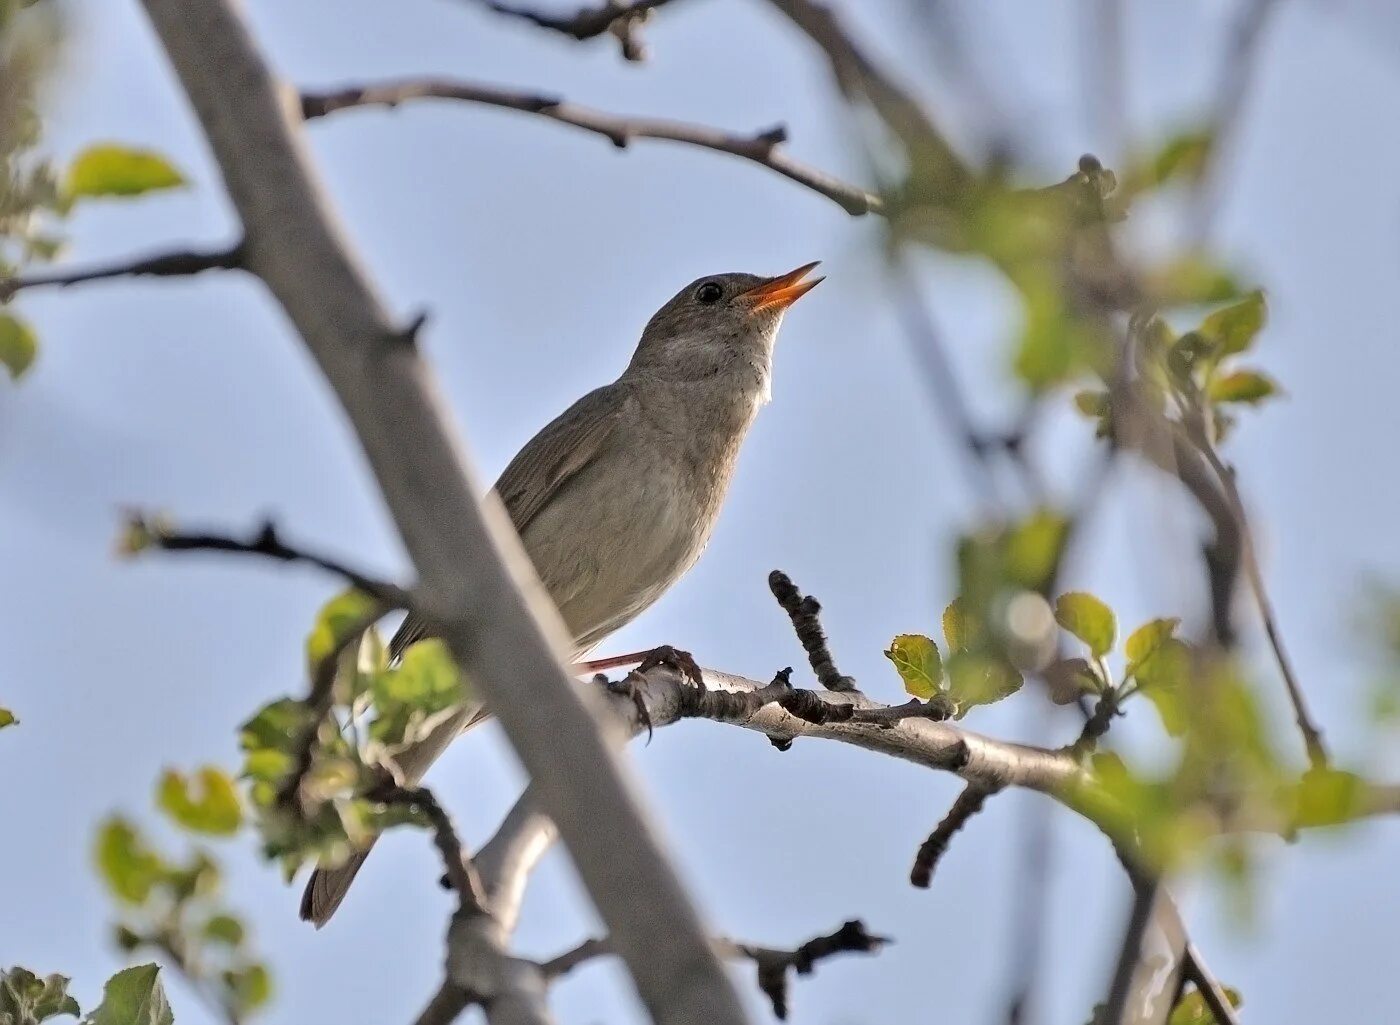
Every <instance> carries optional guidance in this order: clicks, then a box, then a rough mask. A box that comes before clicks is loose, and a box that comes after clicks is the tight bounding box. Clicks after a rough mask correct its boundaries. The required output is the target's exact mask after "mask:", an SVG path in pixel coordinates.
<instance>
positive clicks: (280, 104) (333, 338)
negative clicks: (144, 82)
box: [143, 0, 745, 1025]
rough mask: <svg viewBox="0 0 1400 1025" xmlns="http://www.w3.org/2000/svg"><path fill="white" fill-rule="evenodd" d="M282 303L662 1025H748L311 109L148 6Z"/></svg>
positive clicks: (431, 614)
mask: <svg viewBox="0 0 1400 1025" xmlns="http://www.w3.org/2000/svg"><path fill="white" fill-rule="evenodd" d="M143 3H144V6H145V9H146V12H147V13H148V15H149V16H150V19H151V21H152V23H153V25H154V27H155V30H156V33H157V35H158V36H159V38H160V40H161V42H162V43H163V45H164V47H165V50H166V52H167V54H168V55H169V57H170V60H171V63H172V64H173V66H174V69H175V71H176V73H177V75H178V76H179V79H180V81H181V83H182V85H183V86H184V89H185V92H186V93H187V95H188V96H189V99H190V101H191V103H192V105H193V107H194V111H195V113H196V115H197V116H198V118H199V121H200V123H201V124H202V126H203V129H204V132H205V135H206V136H207V138H208V141H209V144H210V146H211V148H212V150H213V154H214V157H215V159H216V161H217V163H218V165H219V168H220V170H221V172H222V175H223V178H224V181H225V184H226V185H227V187H228V191H229V195H230V198H231V199H232V201H233V205H234V207H235V209H236V210H237V212H238V214H239V216H240V218H241V220H242V224H243V229H244V233H245V238H246V246H245V257H246V259H245V264H246V266H247V267H248V269H249V270H251V271H252V272H253V273H255V274H257V275H258V277H260V278H261V279H262V280H263V281H264V282H265V283H266V284H267V286H268V288H269V289H270V290H271V291H272V293H273V294H274V295H275V296H276V298H277V300H278V301H279V302H280V303H281V305H282V306H283V308H284V309H285V311H286V312H287V315H288V317H289V318H290V319H291V321H292V323H293V325H294V326H295V328H296V330H297V331H298V333H299V334H300V335H301V337H302V339H303V340H304V341H305V343H306V345H307V346H308V348H309V349H310V350H311V352H312V354H313V355H314V356H315V358H316V360H317V361H318V363H319V365H320V367H321V369H322V371H323V372H324V373H325V375H326V378H327V380H328V382H329V383H330V385H331V386H332V388H333V389H334V391H335V393H336V395H337V397H338V398H339V399H340V402H341V404H342V406H343V407H344V409H345V411H346V413H347V414H348V416H349V419H350V422H351V425H352V426H353V428H354V430H355V433H356V436H357V438H358V439H359V441H360V443H361V444H362V445H363V447H364V451H365V455H366V457H367V459H368V461H369V464H370V467H371V469H372V470H373V472H374V474H375V477H376V479H377V481H378V483H379V487H380V489H381V490H382V492H383V495H384V498H385V500H386V502H387V504H388V506H389V511H390V513H391V514H392V516H393V519H394V522H395V524H396V526H397V527H398V529H399V531H400V534H401V535H402V538H403V541H404V545H405V548H406V549H407V551H408V554H409V556H410V558H411V559H412V561H413V564H414V567H415V568H416V570H417V572H418V575H419V580H420V581H421V584H420V587H419V590H418V592H417V593H416V594H415V606H416V608H417V611H419V612H420V613H421V614H422V615H423V616H424V617H425V619H427V620H428V621H429V622H430V623H431V624H432V626H433V627H434V628H435V631H436V632H437V633H438V635H439V636H441V637H443V639H444V640H445V641H446V642H447V645H448V647H449V649H450V650H451V651H452V654H453V656H454V657H455V658H456V660H457V661H458V663H459V665H460V666H461V668H462V669H463V671H464V672H465V673H466V674H467V676H468V677H469V678H470V679H471V680H472V682H473V685H474V686H475V687H476V688H478V689H479V691H480V692H481V694H482V697H483V698H484V699H485V701H486V703H487V704H488V705H489V706H490V707H491V709H492V711H493V712H494V713H495V714H496V716H497V717H498V718H499V720H500V722H501V724H502V726H503V728H504V729H505V732H506V735H507V736H508V738H509V739H510V742H511V744H512V745H513V746H514V748H515V751H516V753H517V754H518V755H519V757H520V759H521V761H522V763H523V764H524V766H525V768H526V770H527V771H528V772H529V774H530V776H531V778H532V779H533V780H534V781H535V784H536V787H537V793H538V795H539V798H540V802H541V805H542V807H543V808H544V809H545V810H546V811H547V812H548V813H549V816H550V818H552V819H553V820H554V821H555V822H556V823H557V824H558V826H559V830H560V834H561V835H562V836H563V838H564V840H565V842H566V843H567V844H568V846H569V850H570V853H571V854H572V855H573V860H574V863H575V865H576V866H577V868H578V870H579V873H580V875H581V876H582V878H583V881H584V883H585V885H586V886H587V889H588V892H589V894H590V896H591V898H592V900H593V902H594V904H595V905H596V906H597V908H598V910H599V912H600V914H601V916H602V918H603V920H604V921H605V922H606V923H607V926H608V929H609V931H610V932H611V933H612V935H613V936H614V937H615V938H616V940H617V943H618V946H619V950H620V951H621V953H622V956H623V959H624V961H625V962H626V963H627V966H628V968H629V970H630V971H631V973H632V977H633V979H634V981H635V982H636V984H637V988H638V990H639V993H640V996H641V999H642V1001H643V1003H644V1004H645V1005H646V1007H647V1010H648V1012H649V1013H650V1014H651V1016H652V1017H653V1019H655V1020H656V1021H658V1022H664V1023H673V1025H680V1023H690V1022H696V1021H707V1022H715V1023H717V1025H719V1023H724V1025H737V1023H739V1022H743V1021H744V1020H745V1016H744V1014H743V1011H742V1009H741V1007H740V1004H739V1001H738V997H737V994H736V993H735V991H734V988H733V986H732V985H731V983H730V981H729V979H728V978H727V976H726V974H725V972H724V969H723V967H722V966H721V964H720V963H719V961H718V959H717V958H716V957H715V956H714V952H713V951H712V950H711V949H710V946H709V943H708V941H707V938H706V935H705V930H704V929H703V927H702V926H701V923H700V920H699V916H698V915H697V913H696V911H695V909H694V907H693V905H692V904H691V902H690V900H689V898H688V897H687V895H686V893H685V891H684V889H683V888H682V886H681V883H680V880H679V879H678V877H677V876H676V873H675V870H674V869H673V868H672V866H671V864H670V862H669V861H668V860H667V858H666V856H665V855H664V853H663V851H662V849H661V845H660V842H659V841H658V839H657V838H656V836H655V833H654V832H653V828H652V826H651V823H650V821H649V819H648V818H647V817H646V815H645V814H644V813H643V811H642V809H641V807H640V804H639V802H638V799H637V797H636V794H635V792H634V790H633V788H632V785H631V783H630V780H629V779H628V778H627V777H625V776H624V775H623V772H622V768H621V765H620V763H619V761H618V758H617V755H616V753H615V751H614V750H613V748H612V746H611V745H610V744H609V743H608V742H607V741H606V740H605V739H604V737H603V736H602V734H601V732H600V731H599V729H598V726H597V722H596V721H595V719H594V715H593V712H592V708H591V706H590V704H589V703H588V702H589V701H590V700H592V699H590V698H588V697H586V696H585V692H583V691H580V690H579V689H578V688H575V687H573V686H572V684H571V683H570V681H569V679H568V678H567V676H566V675H565V674H564V671H563V668H562V666H561V662H560V658H559V653H560V652H562V651H563V650H564V647H565V646H564V643H563V638H564V630H563V627H562V624H561V623H560V622H559V617H558V613H557V612H556V611H555V610H554V609H553V608H552V607H551V606H550V603H549V601H548V599H547V598H546V597H545V596H544V594H543V591H542V588H541V586H540V583H539V580H538V578H537V577H536V576H535V574H534V572H533V570H532V569H531V567H530V564H529V560H528V559H527V558H526V556H525V553H524V551H523V549H522V548H521V545H520V541H519V538H517V537H516V536H515V534H514V532H513V531H512V529H511V527H510V524H509V522H508V520H507V518H506V516H505V514H504V511H503V510H502V509H501V508H500V505H499V503H498V502H493V501H487V502H485V503H481V502H479V501H478V499H477V496H478V495H480V494H482V493H484V492H485V490H486V489H485V488H483V487H482V486H481V484H480V482H479V481H477V480H476V478H475V476H474V474H473V473H472V472H471V471H470V469H469V467H468V465H467V462H466V459H465V457H464V454H463V452H462V445H461V442H460V440H459V439H458V438H457V436H456V433H455V431H454V430H453V429H452V427H451V426H450V423H449V420H448V418H447V416H446V413H445V412H444V410H443V408H442V406H441V402H440V400H439V396H438V393H437V389H436V387H435V385H434V383H433V379H432V374H431V372H430V370H429V368H428V367H427V365H426V364H425V363H424V361H423V359H422V358H421V356H420V355H419V353H418V351H417V350H416V348H415V347H414V345H413V344H412V338H411V335H406V334H405V332H404V331H403V330H401V329H400V328H399V326H397V325H396V324H395V323H394V322H393V321H392V320H391V319H390V317H389V315H388V313H387V312H386V311H385V309H384V306H383V304H382V302H381V300H380V298H379V296H378V294H377V292H376V290H375V289H374V288H373V286H372V285H371V284H370V282H369V279H368V277H367V275H366V274H365V271H364V269H363V267H362V266H361V264H360V261H359V260H358V258H357V257H356V256H355V255H354V253H353V249H352V247H351V245H350V244H349V241H348V240H347V238H346V237H345V235H344V232H343V230H342V228H341V226H340V224H339V221H338V218H337V217H336V215H335V214H334V213H333V211H332V210H331V208H330V205H329V203H328V202H327V200H326V198H325V196H324V195H323V193H322V191H321V189H320V186H319V181H318V176H317V174H316V172H315V170H314V168H313V165H312V162H311V158H310V154H309V152H308V150H307V147H306V143H305V140H304V138H303V136H302V133H301V130H300V129H301V119H300V113H301V111H300V104H299V103H298V102H297V97H296V95H295V93H294V92H292V91H291V90H289V89H287V88H286V87H285V86H283V85H282V84H280V83H279V82H277V80H276V79H275V78H274V76H273V75H272V73H271V71H270V70H269V68H268V67H267V64H266V62H265V61H264V59H263V57H262V54H261V53H260V52H259V51H258V49H257V47H256V45H255V44H254V42H253V40H252V38H251V37H250V35H249V32H248V27H247V25H246V23H245V22H244V20H243V18H242V16H241V11H240V9H239V7H238V5H237V4H236V2H235V0H143Z"/></svg>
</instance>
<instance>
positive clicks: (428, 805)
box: [368, 782, 489, 915]
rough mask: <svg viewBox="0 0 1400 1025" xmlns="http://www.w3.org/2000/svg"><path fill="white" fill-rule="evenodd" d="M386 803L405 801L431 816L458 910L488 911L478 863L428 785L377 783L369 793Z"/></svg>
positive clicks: (470, 913)
mask: <svg viewBox="0 0 1400 1025" xmlns="http://www.w3.org/2000/svg"><path fill="white" fill-rule="evenodd" d="M368 796H369V797H371V798H373V799H374V800H378V801H383V802H384V803H385V804H402V805H407V806H409V807H411V808H416V809H417V810H418V811H419V812H420V813H421V814H422V815H423V817H424V818H426V819H427V820H428V823H429V825H431V826H432V830H433V845H434V846H435V847H437V849H438V854H440V855H441V856H442V865H443V870H444V873H445V875H446V878H447V883H448V885H449V886H450V887H451V888H452V890H453V891H454V892H455V893H456V894H457V902H458V911H459V913H461V914H464V915H485V914H489V912H488V911H487V902H486V889H485V887H484V886H483V885H482V882H481V877H480V876H479V875H478V874H477V871H476V866H475V865H473V864H472V861H471V859H470V858H469V857H467V855H466V852H465V850H464V848H463V846H462V839H461V837H459V836H458V835H457V830H456V827H454V826H453V825H452V818H451V816H449V815H448V814H447V811H446V809H444V808H443V806H442V805H440V804H439V803H438V801H437V798H436V797H434V796H433V792H432V791H431V790H429V789H428V788H427V787H419V786H412V787H406V786H402V785H400V784H397V783H392V782H390V783H386V784H385V785H384V786H382V787H376V788H375V789H374V791H373V792H372V793H370V794H369V795H368Z"/></svg>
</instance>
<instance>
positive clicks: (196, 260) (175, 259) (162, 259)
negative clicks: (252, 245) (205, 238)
mask: <svg viewBox="0 0 1400 1025" xmlns="http://www.w3.org/2000/svg"><path fill="white" fill-rule="evenodd" d="M242 267H243V244H242V243H241V242H240V243H237V244H235V245H232V246H228V247H226V248H224V249H209V250H197V249H180V250H176V251H174V252H169V253H157V254H155V255H154V256H145V257H140V258H137V259H130V260H119V261H117V262H115V263H106V264H99V265H98V266H96V267H81V268H77V269H74V270H51V271H45V272H43V273H39V274H29V275H26V276H24V277H19V278H9V279H0V302H8V301H9V300H10V299H11V298H13V297H14V295H15V293H16V292H19V291H22V290H24V289H27V288H43V287H46V286H50V285H52V286H57V287H59V288H65V287H67V286H69V285H78V284H82V283H83V282H86V281H103V280H106V279H109V278H138V277H155V278H180V277H189V276H191V275H195V274H202V273H203V272H204V271H207V270H240V269H242Z"/></svg>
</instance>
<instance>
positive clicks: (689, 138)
mask: <svg viewBox="0 0 1400 1025" xmlns="http://www.w3.org/2000/svg"><path fill="white" fill-rule="evenodd" d="M425 99H438V100H459V101H464V102H467V103H479V104H484V105H486V106H489V107H500V108H503V109H505V110H516V111H520V112H521V113H524V114H535V115H538V116H539V117H543V118H548V119H549V120H551V121H557V122H559V123H560V124H565V125H572V126H573V127H575V128H580V129H582V130H584V131H586V132H592V133H594V134H595V135H601V136H602V137H603V138H605V139H607V140H608V141H609V142H611V143H612V144H613V145H614V146H616V147H618V148H619V149H626V148H627V146H628V145H629V144H630V143H631V142H632V141H633V140H634V139H653V140H659V141H665V142H677V143H683V144H685V145H688V146H698V147H700V148H701V149H708V150H713V151H715V152H717V153H728V154H730V155H731V156H736V157H741V158H742V159H744V160H749V161H752V162H753V163H756V164H759V165H761V166H763V167H766V168H768V169H770V170H772V171H776V172H777V173H778V174H780V175H782V176H783V177H784V178H787V179H789V180H790V181H794V182H796V183H797V184H799V185H802V186H804V187H806V188H808V189H811V190H812V191H814V192H817V193H819V194H821V195H823V196H825V197H826V198H827V199H830V200H831V201H832V202H834V203H836V204H837V205H839V206H840V207H841V209H843V210H845V211H846V212H847V213H849V214H851V215H852V216H857V217H858V216H860V215H861V214H866V213H881V212H882V211H883V209H884V207H883V204H882V202H881V199H880V197H879V196H877V195H875V194H874V193H871V192H868V191H866V190H865V189H862V188H860V187H859V186H856V185H851V184H850V183H848V182H844V181H842V180H841V179H839V178H836V177H834V176H833V175H830V174H827V173H826V172H825V171H819V170H817V169H816V168H812V167H808V166H807V165H805V164H802V163H799V162H798V161H796V160H793V159H792V158H791V157H789V156H788V155H787V154H786V153H784V152H783V150H782V145H783V144H784V143H785V142H787V129H786V128H784V127H783V126H782V125H778V126H775V127H773V128H769V129H766V130H764V131H761V132H756V133H754V134H753V135H740V134H737V133H734V132H726V131H723V130H721V129H718V128H712V127H710V126H709V125H698V124H690V123H687V122H684V121H671V120H666V119H663V118H643V117H621V116H618V115H616V114H609V113H606V112H604V111H601V110H594V109H592V108H590V107H582V106H579V105H577V104H574V103H567V102H565V101H564V100H562V99H560V98H559V97H557V96H548V95H542V94H539V93H528V92H521V91H517V90H512V89H502V88H500V87H498V86H492V85H482V84H478V83H474V82H464V81H460V80H457V79H447V78H422V79H400V80H395V81H388V82H377V83H374V84H371V85H359V86H349V87H346V88H344V89H337V90H332V91H329V92H308V93H305V94H304V95H303V96H302V98H301V106H302V115H303V116H304V117H306V118H308V119H310V118H317V117H325V116H326V115H328V114H334V113H336V112H337V111H341V110H346V109H349V108H352V107H365V106H383V107H396V106H398V105H399V104H400V103H407V102H409V101H411V100H425Z"/></svg>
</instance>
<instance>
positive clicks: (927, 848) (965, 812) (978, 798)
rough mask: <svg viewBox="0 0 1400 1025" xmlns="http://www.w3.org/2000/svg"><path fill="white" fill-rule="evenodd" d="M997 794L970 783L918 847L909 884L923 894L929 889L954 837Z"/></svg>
mask: <svg viewBox="0 0 1400 1025" xmlns="http://www.w3.org/2000/svg"><path fill="white" fill-rule="evenodd" d="M994 793H996V791H995V790H991V789H989V788H987V787H985V786H982V785H980V784H978V783H969V784H968V785H967V786H966V788H964V790H963V792H962V793H961V794H959V795H958V799H957V800H956V801H954V802H953V806H952V807H951V808H949V809H948V814H947V815H945V816H943V820H942V821H941V822H939V823H938V825H937V826H936V827H935V828H934V830H933V832H932V833H930V834H929V835H928V839H927V840H925V841H924V842H923V843H922V844H921V845H920V846H919V853H918V854H916V855H915V856H914V867H913V868H912V869H910V871H909V882H911V883H912V884H913V885H915V886H917V887H919V888H920V889H922V890H926V889H928V886H929V883H930V882H932V880H933V873H934V870H935V869H937V868H938V861H939V859H940V858H942V857H943V852H944V851H946V850H947V849H948V844H949V843H951V842H952V839H953V836H954V834H956V833H957V831H958V830H960V829H962V827H963V826H965V825H967V821H968V819H970V818H972V817H973V816H974V815H976V814H977V813H978V812H979V811H981V810H982V806H983V805H985V804H986V803H987V798H989V797H991V796H992V794H994Z"/></svg>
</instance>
